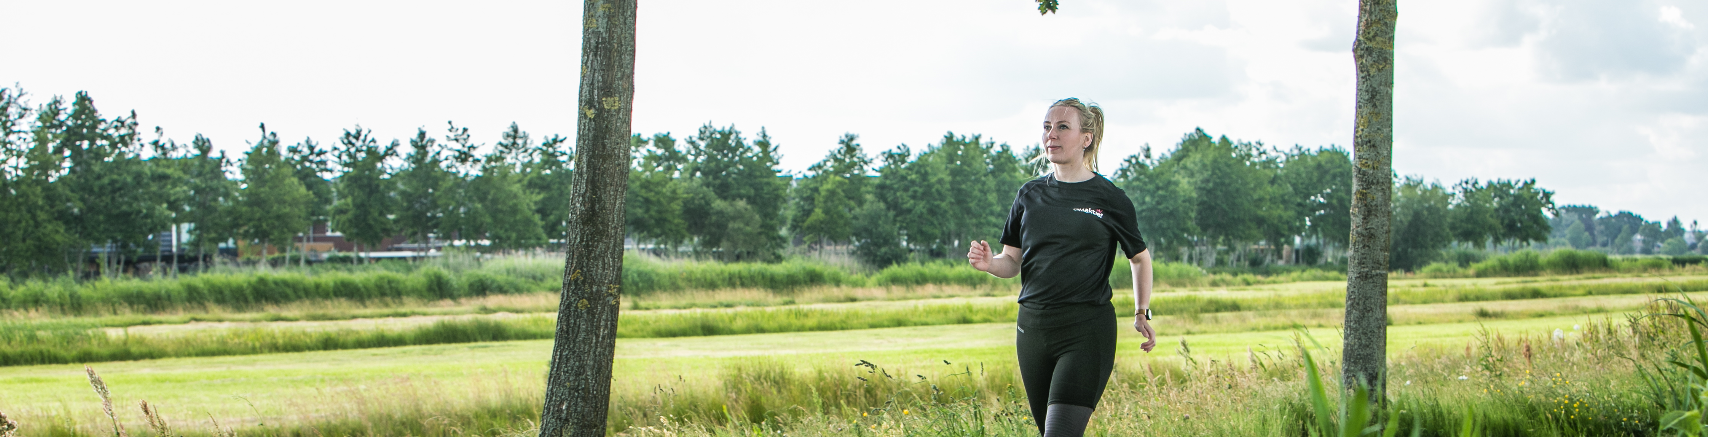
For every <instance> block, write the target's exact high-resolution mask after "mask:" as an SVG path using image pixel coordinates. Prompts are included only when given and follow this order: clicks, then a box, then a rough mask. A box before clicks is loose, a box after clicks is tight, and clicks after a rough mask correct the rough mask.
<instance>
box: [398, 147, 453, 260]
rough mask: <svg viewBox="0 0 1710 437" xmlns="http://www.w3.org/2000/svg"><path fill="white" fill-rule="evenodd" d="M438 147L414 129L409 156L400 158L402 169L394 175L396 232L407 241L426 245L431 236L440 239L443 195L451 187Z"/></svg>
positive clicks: (444, 204)
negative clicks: (396, 209)
mask: <svg viewBox="0 0 1710 437" xmlns="http://www.w3.org/2000/svg"><path fill="white" fill-rule="evenodd" d="M442 149H443V148H442V146H440V144H439V142H437V141H434V139H433V138H432V137H429V136H428V134H427V129H416V136H415V137H414V138H410V154H409V155H408V156H405V157H404V168H402V169H400V170H399V171H398V175H397V176H396V178H397V180H398V214H397V217H396V223H397V227H398V230H399V231H400V232H403V233H404V235H407V236H409V238H410V240H411V241H414V242H417V243H421V244H428V243H429V242H430V241H431V238H432V236H433V235H444V232H443V231H442V228H441V226H443V225H444V223H445V216H446V206H447V205H448V204H449V203H450V199H447V193H448V192H449V189H450V188H451V187H452V183H453V181H452V177H453V176H452V174H451V173H450V172H448V171H446V170H445V164H444V158H443V157H442V156H441V152H442Z"/></svg>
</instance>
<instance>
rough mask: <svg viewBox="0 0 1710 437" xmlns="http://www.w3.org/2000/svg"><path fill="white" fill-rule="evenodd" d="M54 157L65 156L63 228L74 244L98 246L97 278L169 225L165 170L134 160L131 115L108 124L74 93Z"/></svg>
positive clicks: (84, 96)
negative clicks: (67, 209) (68, 205)
mask: <svg viewBox="0 0 1710 437" xmlns="http://www.w3.org/2000/svg"><path fill="white" fill-rule="evenodd" d="M63 126H64V130H63V131H62V134H61V135H60V136H59V137H58V145H57V146H56V147H55V152H54V153H60V154H63V155H64V156H66V157H68V158H69V160H70V164H71V168H70V169H69V170H68V171H67V172H66V174H65V175H64V177H63V178H61V179H60V180H59V181H58V183H62V184H65V186H66V191H67V192H68V193H69V199H68V200H69V201H70V202H69V203H71V204H72V205H73V207H72V208H71V214H70V217H69V218H70V219H69V220H68V221H67V223H68V224H69V225H70V229H71V231H72V233H73V234H74V235H76V238H77V240H78V241H79V243H82V244H100V245H102V246H103V247H104V248H105V249H104V250H102V258H101V259H102V261H103V262H102V266H103V269H102V270H103V273H105V274H107V275H115V274H117V273H118V271H117V270H116V269H115V268H114V267H115V266H116V265H117V264H118V263H119V262H121V260H120V259H119V257H121V256H124V255H134V254H135V253H137V252H138V251H140V250H141V249H142V248H143V247H145V246H147V245H148V243H149V239H150V237H151V236H152V235H153V234H155V233H157V232H160V231H164V230H166V229H168V228H169V227H170V226H171V224H172V210H171V209H170V208H169V203H170V202H169V201H170V199H169V197H170V193H169V192H170V190H171V189H173V188H174V184H172V183H171V182H172V176H171V174H170V171H169V170H168V168H167V166H161V165H154V163H150V162H145V160H144V159H142V158H141V157H140V156H138V155H139V152H140V150H139V146H140V143H139V142H138V141H137V137H136V135H137V133H136V128H137V122H136V114H135V113H132V114H131V115H130V116H129V117H120V118H117V119H113V120H108V119H106V118H104V117H102V116H101V114H100V113H99V111H97V110H96V109H95V102H94V100H93V99H91V98H90V97H89V94H88V93H84V92H78V93H77V94H76V97H75V98H74V99H73V101H72V104H71V111H70V113H69V114H67V116H66V120H65V122H64V125H63Z"/></svg>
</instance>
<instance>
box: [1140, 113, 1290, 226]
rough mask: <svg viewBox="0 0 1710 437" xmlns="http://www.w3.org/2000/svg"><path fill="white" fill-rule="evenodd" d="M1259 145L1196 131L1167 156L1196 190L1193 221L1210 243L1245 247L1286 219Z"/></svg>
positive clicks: (1270, 171) (1272, 176)
mask: <svg viewBox="0 0 1710 437" xmlns="http://www.w3.org/2000/svg"><path fill="white" fill-rule="evenodd" d="M1261 152H1262V150H1261V149H1260V148H1259V147H1258V146H1257V145H1255V144H1251V143H1236V142H1233V141H1230V140H1229V138H1228V137H1221V138H1218V139H1215V140H1214V139H1212V137H1211V135H1208V134H1206V133H1205V131H1203V130H1200V129H1194V131H1193V132H1191V133H1188V134H1187V135H1185V136H1183V137H1182V141H1181V143H1180V144H1179V145H1178V146H1177V148H1176V150H1175V152H1173V153H1171V154H1170V155H1169V156H1168V157H1167V158H1164V159H1167V160H1168V161H1172V162H1171V164H1172V165H1174V166H1176V167H1177V169H1176V171H1177V172H1178V173H1177V174H1178V175H1179V176H1180V177H1182V178H1183V179H1184V180H1186V181H1187V183H1188V184H1189V186H1191V187H1193V191H1194V194H1195V196H1194V213H1193V217H1194V220H1195V223H1194V225H1195V226H1196V227H1197V228H1198V229H1199V230H1200V233H1201V235H1202V236H1203V237H1204V238H1205V240H1204V242H1205V243H1208V244H1211V245H1214V246H1215V245H1220V244H1221V245H1229V246H1232V247H1235V248H1239V247H1242V246H1245V245H1246V244H1247V243H1251V242H1255V241H1258V240H1260V239H1261V238H1264V237H1266V236H1267V233H1273V232H1267V231H1268V228H1277V227H1280V226H1277V225H1275V224H1274V222H1277V221H1279V220H1282V219H1284V218H1285V217H1286V214H1285V212H1286V211H1287V210H1286V209H1285V208H1284V207H1283V206H1282V205H1279V204H1278V202H1277V201H1278V199H1277V197H1278V196H1277V195H1276V194H1277V193H1276V187H1275V186H1274V184H1273V181H1274V179H1275V178H1274V175H1275V172H1274V170H1273V169H1271V168H1267V166H1266V165H1264V164H1263V163H1262V162H1261V161H1263V160H1264V159H1265V158H1264V156H1262V154H1261Z"/></svg>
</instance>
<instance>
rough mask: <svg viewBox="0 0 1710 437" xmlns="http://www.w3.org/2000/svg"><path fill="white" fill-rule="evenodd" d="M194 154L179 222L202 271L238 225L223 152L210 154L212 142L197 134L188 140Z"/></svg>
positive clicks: (234, 189)
mask: <svg viewBox="0 0 1710 437" xmlns="http://www.w3.org/2000/svg"><path fill="white" fill-rule="evenodd" d="M190 148H191V150H193V151H194V152H195V155H194V156H192V157H191V158H190V160H189V162H188V163H187V164H186V165H185V177H186V178H187V179H188V183H189V190H190V199H191V200H190V202H188V203H187V204H186V208H185V211H184V214H183V215H182V216H181V218H180V221H181V222H183V223H187V224H189V225H190V230H189V234H190V235H189V236H190V241H189V245H190V247H192V248H194V249H195V250H196V259H197V264H196V265H197V268H199V269H201V270H203V271H206V270H207V264H208V263H207V260H208V255H207V254H208V252H211V251H218V250H219V244H220V242H223V241H226V240H230V239H232V238H236V237H237V228H238V226H239V224H240V223H242V222H240V221H239V218H238V216H239V215H240V212H239V209H238V202H239V196H238V183H237V181H234V180H231V178H228V177H227V176H226V166H227V165H229V164H230V163H231V161H230V160H229V159H226V152H225V151H220V152H219V154H217V155H216V154H215V153H214V142H213V141H212V140H209V139H208V137H204V136H202V135H201V134H197V135H196V137H195V138H194V139H192V140H191V141H190ZM312 196H313V194H311V198H312Z"/></svg>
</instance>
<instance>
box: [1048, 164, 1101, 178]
mask: <svg viewBox="0 0 1710 437" xmlns="http://www.w3.org/2000/svg"><path fill="white" fill-rule="evenodd" d="M1051 177H1054V178H1057V180H1058V181H1061V182H1071V183H1072V182H1084V181H1086V180H1088V179H1092V178H1093V172H1092V171H1091V170H1087V166H1086V165H1085V164H1082V163H1081V162H1080V161H1074V162H1070V163H1067V164H1058V163H1055V162H1053V163H1051Z"/></svg>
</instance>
